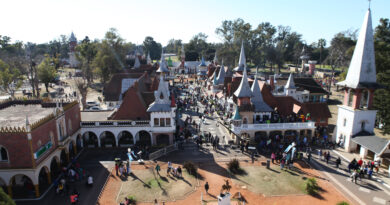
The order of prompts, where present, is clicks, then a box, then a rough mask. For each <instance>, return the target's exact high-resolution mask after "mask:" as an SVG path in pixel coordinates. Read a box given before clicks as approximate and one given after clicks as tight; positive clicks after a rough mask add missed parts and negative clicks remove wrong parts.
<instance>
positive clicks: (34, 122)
mask: <svg viewBox="0 0 390 205" xmlns="http://www.w3.org/2000/svg"><path fill="white" fill-rule="evenodd" d="M80 119H81V115H80V108H79V104H78V103H77V102H66V103H58V102H44V101H42V100H13V101H6V102H3V103H0V150H1V158H0V186H1V187H3V189H4V191H5V192H6V193H8V194H9V195H10V196H12V197H13V198H14V199H18V198H38V197H40V196H41V194H42V193H44V192H45V191H46V190H47V188H48V187H49V186H50V184H51V183H52V181H53V180H54V179H55V178H56V177H57V176H58V175H59V173H60V170H61V167H62V166H65V165H67V164H68V163H69V161H70V159H72V158H73V157H74V156H75V155H76V154H77V152H78V151H80V150H81V148H82V140H81V135H80Z"/></svg>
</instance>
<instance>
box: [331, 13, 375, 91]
mask: <svg viewBox="0 0 390 205" xmlns="http://www.w3.org/2000/svg"><path fill="white" fill-rule="evenodd" d="M337 84H338V85H341V86H346V87H350V88H372V87H374V88H375V87H378V84H377V83H376V68H375V51H374V36H373V30H372V22H371V10H370V9H368V11H367V13H366V16H365V17H364V21H363V25H362V27H361V30H360V34H359V38H358V41H357V43H356V47H355V50H354V52H353V56H352V60H351V63H350V64H349V69H348V73H347V77H346V78H345V80H344V81H342V82H339V83H337Z"/></svg>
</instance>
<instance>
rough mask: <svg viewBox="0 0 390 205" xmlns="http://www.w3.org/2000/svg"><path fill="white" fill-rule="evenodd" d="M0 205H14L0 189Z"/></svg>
mask: <svg viewBox="0 0 390 205" xmlns="http://www.w3.org/2000/svg"><path fill="white" fill-rule="evenodd" d="M0 205H16V204H15V202H14V201H13V200H12V199H11V197H9V196H8V194H6V193H5V192H4V190H3V188H1V187H0Z"/></svg>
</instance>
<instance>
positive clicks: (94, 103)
mask: <svg viewBox="0 0 390 205" xmlns="http://www.w3.org/2000/svg"><path fill="white" fill-rule="evenodd" d="M87 106H89V107H93V106H100V103H98V102H96V101H87Z"/></svg>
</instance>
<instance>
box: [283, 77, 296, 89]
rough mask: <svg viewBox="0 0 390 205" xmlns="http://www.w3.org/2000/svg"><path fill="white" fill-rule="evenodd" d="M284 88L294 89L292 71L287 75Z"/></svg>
mask: <svg viewBox="0 0 390 205" xmlns="http://www.w3.org/2000/svg"><path fill="white" fill-rule="evenodd" d="M284 88H286V89H296V87H295V83H294V78H293V74H292V73H290V76H289V77H288V80H287V83H286V86H284Z"/></svg>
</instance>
